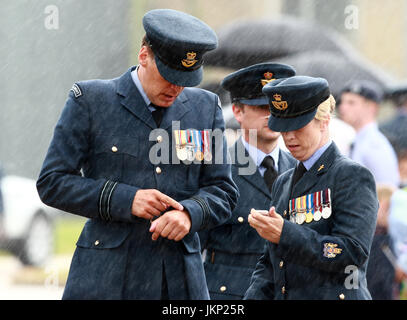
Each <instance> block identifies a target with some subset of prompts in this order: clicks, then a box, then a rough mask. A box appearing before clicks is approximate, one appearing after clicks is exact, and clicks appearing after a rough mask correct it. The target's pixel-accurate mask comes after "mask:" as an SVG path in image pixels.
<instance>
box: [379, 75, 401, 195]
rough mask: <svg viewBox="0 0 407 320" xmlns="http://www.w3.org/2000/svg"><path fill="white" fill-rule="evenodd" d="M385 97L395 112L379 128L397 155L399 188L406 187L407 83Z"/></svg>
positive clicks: (391, 90)
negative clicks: (391, 103)
mask: <svg viewBox="0 0 407 320" xmlns="http://www.w3.org/2000/svg"><path fill="white" fill-rule="evenodd" d="M386 96H387V98H388V99H389V100H391V101H392V102H393V104H394V105H395V106H396V108H397V110H396V114H395V115H394V117H393V118H391V119H390V120H388V121H386V122H385V123H383V124H382V125H381V126H380V131H382V132H383V134H384V135H385V136H386V138H387V139H389V141H390V143H391V144H392V146H393V147H394V150H395V152H396V154H397V158H398V164H399V173H400V186H401V187H407V129H406V128H407V83H404V84H400V85H398V86H396V87H393V88H391V89H389V90H388V92H387V95H386Z"/></svg>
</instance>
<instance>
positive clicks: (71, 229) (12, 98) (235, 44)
mask: <svg viewBox="0 0 407 320" xmlns="http://www.w3.org/2000/svg"><path fill="white" fill-rule="evenodd" d="M155 8H171V9H176V10H181V11H184V12H187V13H190V14H192V15H194V16H196V17H198V18H200V19H202V20H203V21H205V22H206V23H207V24H208V25H210V26H211V27H212V28H214V29H215V31H216V32H217V34H218V37H219V47H218V49H216V50H214V51H213V52H211V53H209V54H208V55H207V56H206V58H205V65H206V67H205V73H204V81H203V83H202V85H201V87H203V88H206V89H208V90H211V91H214V92H216V93H217V94H219V96H220V98H221V101H222V105H223V112H224V117H225V121H226V125H227V138H228V143H230V144H232V143H233V142H234V140H235V139H236V137H237V129H238V128H239V126H238V124H237V122H236V121H235V119H234V117H233V114H232V112H231V106H230V99H229V96H228V95H227V94H226V92H225V91H223V90H222V89H221V88H220V85H219V83H220V81H221V80H222V79H223V77H224V76H225V75H227V74H229V73H230V72H232V71H235V70H237V69H240V68H243V67H246V66H249V65H251V64H255V63H260V62H265V61H274V62H280V63H286V64H290V65H292V66H293V67H294V68H295V69H296V71H297V74H299V75H309V76H314V77H323V78H326V79H327V80H328V82H329V84H330V87H331V91H332V93H333V94H334V96H335V99H336V100H337V110H336V117H335V119H334V121H332V127H331V135H332V139H333V140H334V141H335V142H336V143H337V145H338V146H339V148H340V149H341V151H342V152H343V153H344V154H346V155H348V156H349V157H351V158H353V159H354V160H355V161H358V162H360V163H362V164H363V165H365V166H366V167H368V168H369V169H370V170H371V171H372V173H373V174H374V176H375V178H376V182H377V191H378V196H379V201H380V209H379V214H378V220H377V230H376V234H375V238H374V241H373V245H372V252H371V258H370V263H369V268H368V281H369V288H370V290H371V293H372V296H373V298H374V299H407V293H406V288H405V286H406V283H407V282H406V279H407V81H404V80H405V79H406V80H407V2H406V1H404V0H392V1H387V2H382V1H379V0H369V1H367V0H341V1H334V0H305V1H303V0H301V1H300V0H272V1H271V0H253V1H245V0H235V1H224V0H216V1H215V0H205V1H204V0H173V1H171V2H169V1H164V0H148V1H147V0H116V1H114V2H113V1H109V0H88V1H80V0H69V1H62V0H53V1H48V0H37V1H30V0H17V1H11V0H4V1H2V10H1V11H0V34H1V39H2V42H1V45H0V59H1V61H2V62H3V63H2V65H1V66H0V70H1V74H2V76H3V84H2V86H1V87H0V101H1V111H2V112H0V128H1V134H0V163H1V166H2V171H1V177H2V178H1V191H2V192H1V198H0V246H1V247H2V248H3V249H4V250H3V251H1V252H0V260H1V259H8V258H9V257H10V256H9V255H10V253H12V254H13V256H16V257H18V258H19V261H20V262H21V266H20V267H19V268H15V270H13V272H12V273H10V275H11V276H10V279H7V281H8V282H7V281H6V282H7V285H6V284H4V283H2V279H1V278H0V298H8V297H7V295H6V294H2V293H1V291H3V293H4V292H5V291H6V290H7V288H8V287H7V286H8V285H14V284H18V283H21V282H23V283H32V284H33V285H39V286H41V287H44V284H48V285H49V284H50V283H51V282H53V283H56V285H57V286H63V284H64V279H65V277H66V271H67V269H68V267H69V266H68V265H67V264H68V263H69V261H70V257H71V255H72V253H73V249H74V245H75V242H76V238H77V236H78V235H79V234H78V233H79V232H80V230H81V227H82V225H83V223H84V220H83V219H81V218H77V217H74V216H72V215H68V214H66V213H64V212H60V211H56V210H52V209H50V208H48V207H45V206H44V205H42V204H41V203H40V201H39V199H38V196H37V193H36V190H35V180H36V178H37V177H38V173H39V170H40V167H41V164H42V161H43V160H44V157H45V153H46V150H47V147H48V145H49V141H50V139H51V135H52V132H53V129H54V126H55V124H56V121H57V119H58V118H59V115H60V113H61V110H62V108H63V106H64V103H65V100H66V98H67V95H68V91H69V89H70V88H71V86H72V84H73V83H74V82H76V81H79V80H86V79H95V78H102V79H108V78H114V77H116V76H119V75H120V74H122V73H123V72H124V71H125V70H127V69H128V68H129V67H130V66H132V65H135V64H137V52H138V49H139V48H140V45H141V39H142V37H143V35H144V30H143V27H142V25H141V20H142V17H143V15H144V13H145V12H147V11H149V10H151V9H155ZM355 192H357V190H355ZM60 256H66V257H67V259H66V261H67V262H66V263H65V264H64V263H62V266H61V265H60V264H58V267H57V269H56V275H55V272H54V271H55V269H52V272H48V271H46V270H47V269H46V266H47V265H48V266H49V264H50V261H54V262H55V257H60ZM53 259H54V260H53ZM4 261H6V260H4ZM7 261H9V260H7ZM64 261H65V260H64ZM54 262H52V263H54ZM1 265H2V262H0V268H1ZM3 265H4V264H3ZM27 266H31V267H27ZM44 270H45V271H44ZM51 280H52V281H51ZM45 287H46V286H45ZM58 294H59V293H58ZM38 297H39V296H38V295H37V296H36V297H33V298H38ZM47 297H48V296H47ZM55 298H56V299H59V298H60V297H59V296H56V297H55Z"/></svg>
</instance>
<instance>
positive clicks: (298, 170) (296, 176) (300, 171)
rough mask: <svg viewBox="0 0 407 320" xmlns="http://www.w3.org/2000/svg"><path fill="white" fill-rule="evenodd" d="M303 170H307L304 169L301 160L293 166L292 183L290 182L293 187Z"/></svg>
mask: <svg viewBox="0 0 407 320" xmlns="http://www.w3.org/2000/svg"><path fill="white" fill-rule="evenodd" d="M305 172H307V169H305V167H304V165H303V164H302V162H300V163H299V165H298V166H297V167H296V168H295V171H294V176H293V184H292V186H293V187H294V185H295V184H296V183H297V182H298V180H300V179H301V177H302V176H303V175H304V173H305Z"/></svg>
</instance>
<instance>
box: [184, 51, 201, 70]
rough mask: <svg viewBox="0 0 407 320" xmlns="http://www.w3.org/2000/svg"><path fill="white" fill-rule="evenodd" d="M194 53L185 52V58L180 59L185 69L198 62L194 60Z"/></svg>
mask: <svg viewBox="0 0 407 320" xmlns="http://www.w3.org/2000/svg"><path fill="white" fill-rule="evenodd" d="M195 57H196V53H195V52H187V58H186V59H182V61H181V63H182V65H183V66H184V67H185V68H190V67H192V66H193V65H194V64H195V63H197V62H198V60H196V59H195Z"/></svg>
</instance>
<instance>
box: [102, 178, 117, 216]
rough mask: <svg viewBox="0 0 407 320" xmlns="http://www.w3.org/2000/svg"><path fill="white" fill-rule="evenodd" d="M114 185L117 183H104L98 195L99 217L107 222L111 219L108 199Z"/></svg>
mask: <svg viewBox="0 0 407 320" xmlns="http://www.w3.org/2000/svg"><path fill="white" fill-rule="evenodd" d="M116 185H117V182H113V181H110V180H108V181H106V183H105V185H104V187H103V190H102V193H101V194H100V199H99V215H100V217H101V218H102V220H106V221H109V220H111V218H112V217H111V215H110V198H111V196H112V193H113V190H114V188H115V187H116Z"/></svg>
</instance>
